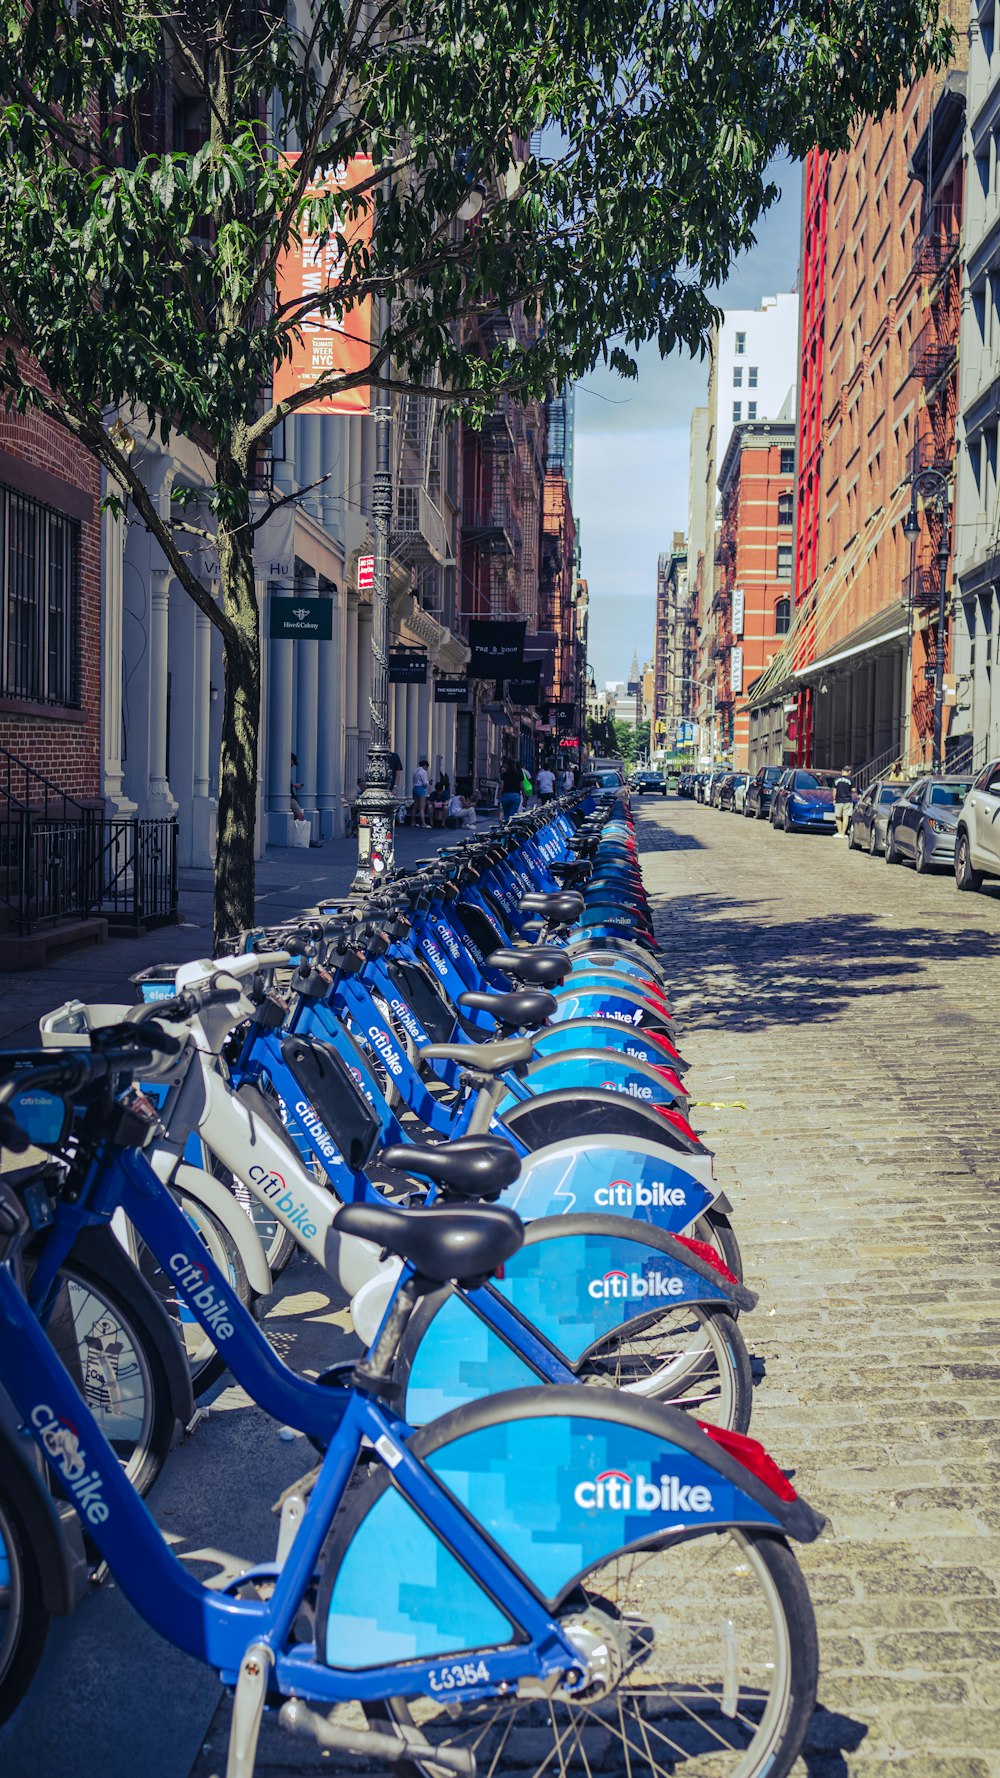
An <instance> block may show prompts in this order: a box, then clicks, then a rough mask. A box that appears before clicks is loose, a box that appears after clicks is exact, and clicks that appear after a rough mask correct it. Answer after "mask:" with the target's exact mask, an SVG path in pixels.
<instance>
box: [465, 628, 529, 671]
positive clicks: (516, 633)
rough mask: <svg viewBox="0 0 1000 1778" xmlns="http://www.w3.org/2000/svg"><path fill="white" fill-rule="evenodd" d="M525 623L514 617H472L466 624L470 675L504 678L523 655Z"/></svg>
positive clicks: (520, 660)
mask: <svg viewBox="0 0 1000 1778" xmlns="http://www.w3.org/2000/svg"><path fill="white" fill-rule="evenodd" d="M527 627H528V626H527V624H526V623H524V622H523V621H518V620H517V619H516V618H503V619H500V618H486V617H474V618H473V619H472V621H471V622H470V624H469V647H470V648H471V650H472V659H471V660H470V662H469V667H468V673H469V678H470V679H506V677H507V675H508V674H509V673H510V671H511V669H512V668H515V667H520V665H521V663H522V661H523V659H524V635H525V631H526V629H527Z"/></svg>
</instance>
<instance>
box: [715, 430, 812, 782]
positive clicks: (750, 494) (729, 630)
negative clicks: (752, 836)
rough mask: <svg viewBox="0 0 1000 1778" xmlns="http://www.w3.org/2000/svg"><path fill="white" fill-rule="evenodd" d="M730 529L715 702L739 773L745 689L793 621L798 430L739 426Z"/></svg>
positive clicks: (732, 458)
mask: <svg viewBox="0 0 1000 1778" xmlns="http://www.w3.org/2000/svg"><path fill="white" fill-rule="evenodd" d="M719 493H720V496H721V504H722V524H721V527H720V531H719V570H718V581H717V585H716V593H715V605H716V610H715V620H716V621H715V625H714V636H715V642H714V645H713V662H714V667H715V680H714V703H715V709H716V712H717V723H718V732H719V740H720V744H721V746H722V748H723V749H724V751H726V752H727V753H731V754H732V759H733V764H734V766H735V767H736V768H737V769H738V770H746V768H747V766H748V764H749V760H750V719H749V713H748V711H747V706H746V700H745V695H744V692H745V687H747V686H748V685H749V684H751V683H752V681H753V680H754V679H756V678H757V676H758V675H759V674H760V673H761V672H762V670H763V669H764V667H765V666H767V665H768V664H769V662H770V661H771V660H772V659H773V658H774V656H775V654H776V653H777V651H778V649H779V648H781V647H782V645H783V638H784V637H785V636H787V634H788V632H789V630H790V629H791V621H792V557H793V550H794V541H793V540H794V535H795V530H794V524H795V425H794V422H792V421H790V420H789V421H781V420H776V421H774V422H772V423H769V422H767V421H757V422H754V423H752V424H751V423H744V424H743V425H742V426H737V427H736V428H735V429H734V431H733V435H732V437H731V439H730V441H729V449H728V450H727V451H726V454H725V457H724V458H723V460H722V465H721V468H720V471H719Z"/></svg>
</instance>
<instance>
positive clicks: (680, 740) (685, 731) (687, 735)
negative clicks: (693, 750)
mask: <svg viewBox="0 0 1000 1778" xmlns="http://www.w3.org/2000/svg"><path fill="white" fill-rule="evenodd" d="M696 727H697V724H696V723H694V722H692V721H691V720H690V719H689V718H688V717H686V716H685V717H682V718H681V721H680V722H679V723H678V724H677V735H676V742H677V746H678V747H686V746H687V745H688V743H689V742H690V741H693V740H694V738H695V736H694V731H695V728H696Z"/></svg>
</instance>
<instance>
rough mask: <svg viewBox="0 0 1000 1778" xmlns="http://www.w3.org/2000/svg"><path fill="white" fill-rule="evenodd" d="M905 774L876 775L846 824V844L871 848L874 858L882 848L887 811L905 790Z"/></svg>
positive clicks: (861, 848) (883, 847)
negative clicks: (886, 776)
mask: <svg viewBox="0 0 1000 1778" xmlns="http://www.w3.org/2000/svg"><path fill="white" fill-rule="evenodd" d="M906 790H907V784H906V780H905V779H904V778H876V779H875V782H874V784H869V786H868V789H867V790H866V791H864V792H863V794H862V795H861V796H860V797H859V798H858V800H857V802H856V803H855V805H854V809H853V811H852V813H851V818H850V820H849V822H848V825H847V844H848V846H850V848H851V849H852V851H855V852H862V851H863V852H870V853H871V856H872V857H873V858H876V857H877V856H878V854H879V853H880V852H884V851H885V829H886V823H887V822H888V819H889V811H890V809H891V808H892V806H893V804H894V803H898V801H899V799H900V797H901V796H904V795H905V794H906Z"/></svg>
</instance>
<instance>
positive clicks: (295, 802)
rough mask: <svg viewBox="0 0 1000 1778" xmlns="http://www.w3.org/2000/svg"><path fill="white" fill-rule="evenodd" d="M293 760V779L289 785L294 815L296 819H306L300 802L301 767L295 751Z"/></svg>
mask: <svg viewBox="0 0 1000 1778" xmlns="http://www.w3.org/2000/svg"><path fill="white" fill-rule="evenodd" d="M291 760H292V781H291V783H290V784H289V786H288V791H289V796H290V798H291V810H292V815H293V818H294V819H295V820H296V821H304V820H305V818H306V816H305V810H304V809H303V807H302V804H301V803H300V802H299V791H300V790H301V789H302V780H301V778H299V777H298V776H297V773H298V769H299V762H298V760H297V758H296V756H295V754H294V753H293V754H292V756H291Z"/></svg>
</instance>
